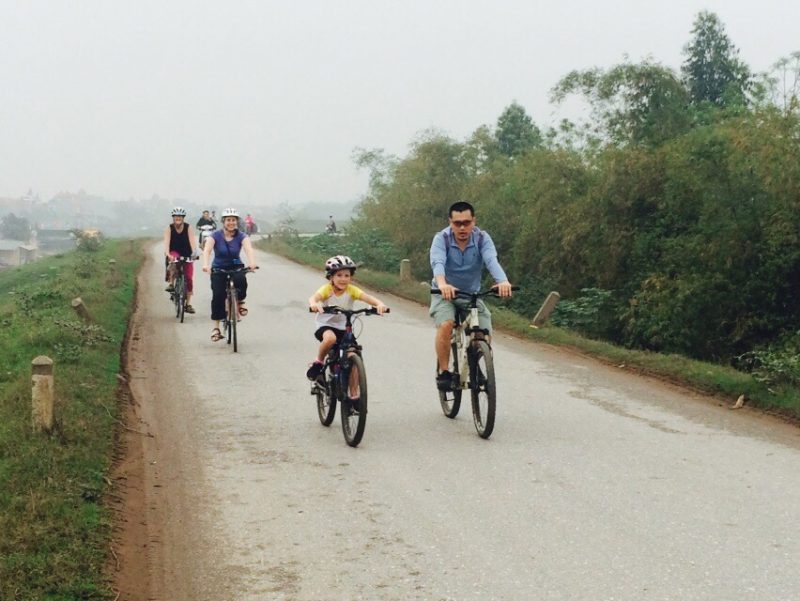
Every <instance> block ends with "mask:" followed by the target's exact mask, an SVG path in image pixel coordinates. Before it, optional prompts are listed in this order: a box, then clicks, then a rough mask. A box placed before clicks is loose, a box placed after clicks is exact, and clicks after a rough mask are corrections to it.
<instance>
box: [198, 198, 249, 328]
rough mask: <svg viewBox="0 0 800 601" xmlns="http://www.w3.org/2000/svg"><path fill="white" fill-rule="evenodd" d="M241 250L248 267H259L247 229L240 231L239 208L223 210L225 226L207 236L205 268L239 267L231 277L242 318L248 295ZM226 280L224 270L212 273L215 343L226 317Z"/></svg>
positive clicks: (206, 269)
mask: <svg viewBox="0 0 800 601" xmlns="http://www.w3.org/2000/svg"><path fill="white" fill-rule="evenodd" d="M242 249H244V253H245V255H247V267H248V268H249V269H251V270H254V269H256V268H257V266H256V260H255V253H254V252H253V245H252V244H251V243H250V238H249V237H247V235H245V234H244V232H241V231H239V212H238V211H237V210H236V209H225V210H224V211H222V229H219V230H216V231H215V232H214V233H212V234H211V235H210V236H209V237H208V238H206V242H205V246H204V247H203V271H205V272H206V273H209V272H210V271H211V268H212V267H213V268H215V269H238V270H239V271H238V273H235V274H233V276H232V277H233V285H234V286H236V293H237V295H238V297H239V316H240V317H244V316H245V315H247V308H246V307H245V304H244V300H245V298H247V276H246V275H245V271H244V268H245V265H244V263H243V262H242V259H241V258H240V255H241V252H242ZM212 250H213V251H214V262H213V263H212V264H211V266H209V258H210V257H211V251H212ZM226 280H227V278H226V276H225V274H223V273H212V274H211V319H213V320H214V321H215V322H216V324H215V327H214V329H213V330H211V340H213V341H214V342H217V341H218V340H222V332H221V330H220V329H219V322H220V321H221V320H222V319H224V318H225V284H226Z"/></svg>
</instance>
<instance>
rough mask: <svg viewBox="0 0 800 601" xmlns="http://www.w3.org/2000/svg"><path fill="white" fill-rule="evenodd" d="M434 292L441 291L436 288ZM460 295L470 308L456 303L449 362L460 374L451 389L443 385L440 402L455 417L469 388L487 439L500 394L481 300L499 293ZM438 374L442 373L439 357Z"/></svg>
mask: <svg viewBox="0 0 800 601" xmlns="http://www.w3.org/2000/svg"><path fill="white" fill-rule="evenodd" d="M511 289H512V290H518V289H519V288H518V287H512V288H511ZM431 294H441V292H440V291H439V290H438V289H435V288H434V289H432V290H431ZM456 296H457V297H460V298H466V299H468V300H469V304H468V306H466V307H464V306H463V303H460V304H456V303H454V305H455V320H454V323H453V331H452V334H451V335H450V349H451V357H450V361H449V362H448V364H451V363H450V362H452V366H453V367H452V370H451V373H457V374H458V381H455V382H454V381H452V380H451V385H450V387H449V388H446V389H445V388H439V403H440V404H441V406H442V412H443V413H444V415H445V417H448V418H450V419H454V418H455V417H456V415H458V411H459V409H460V407H461V396H462V391H464V390H469V391H470V396H471V404H472V417H473V421H474V422H475V429H476V430H477V431H478V435H479V436H480V437H481V438H484V439H485V438H488V437H489V436H491V434H492V430H493V428H494V421H495V411H496V406H497V396H496V394H497V393H496V384H495V375H494V359H493V353H492V348H491V346H489V340H488V338H489V330H486V329H484V328H481V327H480V321H479V317H478V316H479V311H478V300H479V299H480V297H482V296H499V295H498V294H497V291H496V290H494V289H489V290H484V291H480V292H471V293H466V292H460V291H457V292H456ZM436 373H437V374H438V373H439V365H438V359H437V372H436ZM437 378H438V376H437ZM437 387H438V386H437Z"/></svg>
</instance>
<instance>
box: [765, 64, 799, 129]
mask: <svg viewBox="0 0 800 601" xmlns="http://www.w3.org/2000/svg"><path fill="white" fill-rule="evenodd" d="M759 83H760V87H759V92H760V96H761V98H760V99H761V100H763V101H765V102H766V103H769V104H771V105H772V106H775V107H777V108H778V109H779V110H780V111H781V112H782V113H783V114H784V115H790V114H792V113H794V114H797V113H800V51H798V52H793V53H792V54H791V55H789V56H786V57H784V58H782V59H780V60H779V61H777V62H776V63H775V64H774V65H772V68H771V69H770V71H768V72H767V73H763V74H762V75H761V81H760V82H759Z"/></svg>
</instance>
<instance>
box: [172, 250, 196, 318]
mask: <svg viewBox="0 0 800 601" xmlns="http://www.w3.org/2000/svg"><path fill="white" fill-rule="evenodd" d="M191 262H192V259H191V258H190V257H178V258H177V259H173V260H171V261H170V262H169V264H170V266H172V268H173V269H174V270H175V281H174V282H173V284H172V285H173V287H174V290H173V291H172V294H170V300H172V302H174V303H175V317H177V318H178V319H180V321H181V323H183V316H184V314H185V312H186V272H185V266H186V264H187V263H191Z"/></svg>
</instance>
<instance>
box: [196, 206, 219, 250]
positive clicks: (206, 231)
mask: <svg viewBox="0 0 800 601" xmlns="http://www.w3.org/2000/svg"><path fill="white" fill-rule="evenodd" d="M215 229H217V222H216V221H214V220H213V219H212V218H211V214H210V213H209V212H208V210H205V211H203V216H202V217H200V219H198V220H197V231H198V235H199V236H200V237H199V238H198V239H199V241H200V248H202V247H203V242H205V239H206V237H207V236H209V235H210V234H211V232H213V231H214V230H215Z"/></svg>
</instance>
